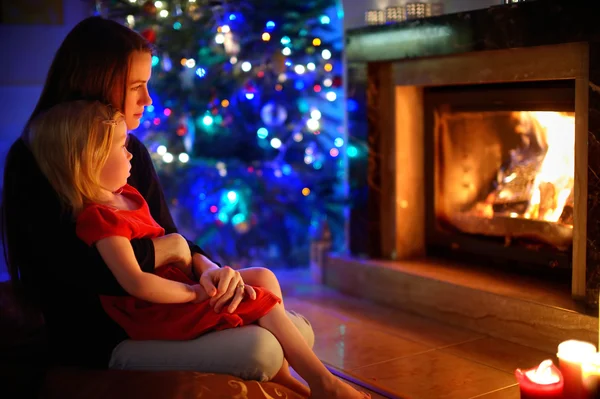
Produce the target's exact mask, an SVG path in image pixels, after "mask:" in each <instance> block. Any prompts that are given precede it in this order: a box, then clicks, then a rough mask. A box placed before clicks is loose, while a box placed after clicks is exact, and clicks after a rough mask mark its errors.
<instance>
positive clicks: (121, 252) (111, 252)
mask: <svg viewBox="0 0 600 399" xmlns="http://www.w3.org/2000/svg"><path fill="white" fill-rule="evenodd" d="M96 248H98V251H99V252H100V255H101V256H102V259H104V262H106V265H107V266H108V268H109V269H110V271H111V272H112V274H113V275H114V276H115V278H116V279H117V281H118V282H119V284H120V285H121V286H122V287H123V289H124V290H125V291H127V293H129V294H130V295H132V296H134V297H136V298H139V299H143V300H146V301H148V302H153V303H185V302H200V301H202V300H204V299H207V298H208V295H207V294H206V292H205V291H204V289H203V288H202V286H200V285H198V284H196V285H187V284H183V283H179V282H177V281H171V280H167V279H164V278H162V277H159V276H157V275H155V274H152V273H144V272H143V271H142V270H141V269H140V265H139V264H138V262H137V260H136V258H135V254H134V253H133V248H132V247H131V243H130V242H129V240H127V238H125V237H119V236H112V237H107V238H103V239H101V240H99V241H98V242H97V243H96Z"/></svg>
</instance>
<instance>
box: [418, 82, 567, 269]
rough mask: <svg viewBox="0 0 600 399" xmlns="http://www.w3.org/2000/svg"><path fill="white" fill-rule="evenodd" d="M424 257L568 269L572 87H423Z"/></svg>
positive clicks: (547, 84)
mask: <svg viewBox="0 0 600 399" xmlns="http://www.w3.org/2000/svg"><path fill="white" fill-rule="evenodd" d="M424 101H425V149H426V151H425V176H426V188H425V191H426V196H425V198H426V204H425V205H426V248H427V253H428V255H433V256H436V255H437V256H440V255H441V256H444V257H452V258H455V259H461V260H476V261H478V262H481V261H482V258H483V259H485V261H486V262H489V263H493V264H495V265H498V264H502V265H506V266H515V265H517V266H519V267H523V266H525V267H528V268H530V267H531V266H534V267H539V266H542V267H550V268H553V269H568V268H570V267H571V252H572V243H573V212H574V209H575V206H576V204H575V203H574V190H575V179H574V157H575V112H574V110H575V85H574V81H572V80H564V81H545V82H528V83H518V84H513V83H503V84H486V85H473V86H452V87H448V86H447V87H440V88H427V89H425V93H424Z"/></svg>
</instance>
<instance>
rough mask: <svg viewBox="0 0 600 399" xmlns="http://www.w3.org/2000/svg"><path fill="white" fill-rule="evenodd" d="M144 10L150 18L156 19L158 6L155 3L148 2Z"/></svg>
mask: <svg viewBox="0 0 600 399" xmlns="http://www.w3.org/2000/svg"><path fill="white" fill-rule="evenodd" d="M142 10H143V11H144V12H145V13H146V14H147V15H149V16H152V17H155V16H156V12H157V9H156V6H155V5H154V1H152V0H148V1H147V2H145V3H144V5H143V6H142Z"/></svg>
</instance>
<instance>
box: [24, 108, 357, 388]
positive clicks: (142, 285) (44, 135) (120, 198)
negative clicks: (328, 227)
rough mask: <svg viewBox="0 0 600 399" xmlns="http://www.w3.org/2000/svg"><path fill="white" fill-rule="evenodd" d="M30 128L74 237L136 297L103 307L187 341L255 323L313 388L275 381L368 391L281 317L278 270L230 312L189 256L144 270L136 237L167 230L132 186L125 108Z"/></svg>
mask: <svg viewBox="0 0 600 399" xmlns="http://www.w3.org/2000/svg"><path fill="white" fill-rule="evenodd" d="M30 133H31V147H32V152H33V155H34V157H35V158H36V160H37V162H38V165H39V166H40V169H41V170H42V172H43V173H44V174H45V175H46V177H47V178H48V181H49V182H50V184H51V185H52V186H53V188H54V189H55V190H56V192H57V193H59V195H60V197H61V199H62V200H63V203H64V204H65V211H67V212H71V213H72V215H73V216H74V217H75V218H76V224H77V227H76V229H77V234H78V236H79V237H80V238H81V239H82V240H83V241H85V242H86V243H87V244H88V245H95V246H96V247H97V249H98V251H99V252H100V255H101V256H102V258H103V259H104V261H105V262H106V264H107V266H108V268H109V269H110V271H111V272H112V274H113V275H114V276H115V278H116V280H117V281H118V283H119V284H120V285H121V286H122V288H123V289H124V290H125V291H126V292H127V293H129V294H130V295H131V297H104V298H102V304H103V307H104V309H105V310H106V312H107V313H108V314H109V315H110V316H111V317H112V318H113V319H115V321H117V322H118V323H119V324H120V325H121V326H122V327H123V328H125V330H126V331H127V332H128V333H129V334H130V335H132V336H134V338H135V337H137V338H138V339H189V338H192V337H195V336H198V335H200V334H203V333H205V332H207V331H210V330H215V329H223V328H230V327H236V326H239V325H243V324H248V323H252V322H255V321H256V322H257V323H258V324H259V325H260V326H262V327H264V328H266V329H267V330H269V331H270V332H271V333H273V335H274V336H275V337H276V338H277V340H278V341H279V342H280V343H281V346H282V347H283V350H284V353H285V356H286V359H288V361H289V362H290V364H291V366H292V367H293V368H294V369H295V370H296V371H297V372H298V373H299V374H300V375H301V376H302V377H303V378H304V379H305V380H306V381H307V382H308V384H309V387H310V391H308V390H307V389H306V388H305V387H304V386H303V385H302V384H300V383H299V382H298V381H296V380H294V379H293V377H291V375H289V374H288V375H281V376H279V380H278V381H277V382H280V383H282V384H283V385H286V386H288V387H290V388H292V389H294V390H296V391H299V392H301V393H303V394H309V393H310V395H311V397H314V398H365V397H367V395H366V394H363V393H360V392H358V391H356V390H355V389H354V388H352V387H351V386H349V385H348V384H346V383H344V382H342V381H341V380H339V379H337V378H336V377H335V376H333V375H332V374H331V373H330V372H329V371H328V370H327V368H325V366H324V365H323V364H322V363H321V362H320V361H319V359H318V358H317V357H316V356H315V354H314V353H313V352H312V350H311V349H310V347H309V346H308V345H307V343H306V342H305V341H304V339H303V338H302V335H301V334H300V333H299V331H298V330H297V329H296V327H295V326H294V324H293V323H292V322H291V321H290V320H289V318H288V317H287V315H286V314H285V310H284V307H283V304H282V303H281V300H280V297H277V296H276V294H279V295H280V292H281V291H280V288H279V284H278V282H277V280H276V278H275V277H274V276H272V277H271V276H270V275H269V274H267V273H263V274H262V276H263V278H262V279H256V280H257V281H256V284H257V285H259V286H260V287H254V288H252V287H249V286H245V285H240V286H239V287H238V289H239V290H240V291H241V292H243V293H247V294H248V295H250V296H251V297H252V299H253V300H252V301H242V303H240V305H239V306H238V308H237V310H236V312H235V313H234V314H228V313H225V314H219V313H216V312H214V311H213V310H212V307H211V306H210V304H209V302H210V299H209V296H208V295H207V294H206V291H205V290H204V289H203V288H202V287H201V286H200V285H199V284H195V283H194V281H193V280H192V279H191V278H190V277H191V276H188V275H186V272H188V270H189V264H190V263H191V255H190V259H188V261H184V262H181V263H180V264H177V265H167V266H165V267H162V268H160V269H157V270H156V274H152V273H145V272H143V271H142V270H141V268H140V266H139V264H138V262H137V260H136V258H135V255H134V253H133V250H132V247H131V244H130V241H131V239H133V238H137V237H145V236H151V237H152V236H161V235H164V229H162V228H161V227H160V226H159V225H158V224H157V223H156V222H155V221H154V220H153V219H152V216H151V215H150V212H149V210H148V205H147V204H146V202H145V201H144V199H143V197H142V196H141V195H140V194H139V193H138V191H137V190H136V189H135V188H133V187H131V186H129V185H128V184H127V178H128V177H129V174H130V169H131V164H130V161H131V158H132V154H131V153H130V152H129V151H127V147H126V144H127V137H128V136H127V129H126V124H125V121H124V119H123V115H122V114H121V113H119V112H114V111H113V110H111V108H110V107H108V106H106V105H103V104H101V103H99V102H87V101H75V102H70V103H64V104H60V105H57V106H55V107H53V108H51V109H50V110H48V111H46V112H45V113H43V114H41V115H40V116H39V117H38V118H36V120H34V121H33V123H32V125H31V131H30ZM187 251H188V252H189V248H188V249H187ZM163 277H164V278H163ZM261 287H264V288H261ZM148 321H150V322H148Z"/></svg>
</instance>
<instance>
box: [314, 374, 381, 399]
mask: <svg viewBox="0 0 600 399" xmlns="http://www.w3.org/2000/svg"><path fill="white" fill-rule="evenodd" d="M309 398H312V399H322V398H328V399H370V398H371V395H369V394H367V393H364V392H360V391H357V390H356V389H354V388H353V387H352V386H351V385H349V384H347V383H346V382H344V381H342V380H340V379H338V378H336V377H334V376H332V378H331V379H329V381H327V382H326V383H324V384H323V385H322V386H319V387H311V394H310V396H309Z"/></svg>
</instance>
